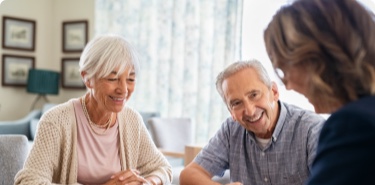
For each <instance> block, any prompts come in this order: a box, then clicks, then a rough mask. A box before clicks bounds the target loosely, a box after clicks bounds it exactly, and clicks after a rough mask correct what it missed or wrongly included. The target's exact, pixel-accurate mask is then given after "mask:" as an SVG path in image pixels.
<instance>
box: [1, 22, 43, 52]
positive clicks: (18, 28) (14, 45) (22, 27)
mask: <svg viewBox="0 0 375 185" xmlns="http://www.w3.org/2000/svg"><path fill="white" fill-rule="evenodd" d="M35 32H36V22H35V21H34V20H30V19H23V18H16V17H9V16H3V34H2V46H3V48H4V49H15V50H24V51H34V50H35Z"/></svg>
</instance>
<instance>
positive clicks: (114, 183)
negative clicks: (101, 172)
mask: <svg viewBox="0 0 375 185" xmlns="http://www.w3.org/2000/svg"><path fill="white" fill-rule="evenodd" d="M139 174H140V172H139V171H138V170H124V171H121V172H119V173H116V174H114V175H112V177H111V179H110V180H109V181H108V182H107V183H105V185H154V184H153V183H152V182H151V181H148V180H147V179H145V178H144V177H142V176H140V175H139Z"/></svg>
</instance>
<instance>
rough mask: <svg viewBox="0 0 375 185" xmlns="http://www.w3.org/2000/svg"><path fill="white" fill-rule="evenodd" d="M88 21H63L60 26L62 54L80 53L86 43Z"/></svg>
mask: <svg viewBox="0 0 375 185" xmlns="http://www.w3.org/2000/svg"><path fill="white" fill-rule="evenodd" d="M87 30H88V21H87V20H79V21H64V22H63V25H62V33H63V34H62V48H63V52H65V53H69V52H82V50H83V48H84V47H85V45H86V43H87V41H88V31H87Z"/></svg>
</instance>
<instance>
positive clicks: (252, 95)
mask: <svg viewBox="0 0 375 185" xmlns="http://www.w3.org/2000/svg"><path fill="white" fill-rule="evenodd" d="M258 96H259V93H252V94H250V97H251V98H252V99H254V98H257V97H258Z"/></svg>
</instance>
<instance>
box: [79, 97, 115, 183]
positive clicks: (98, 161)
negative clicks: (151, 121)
mask: <svg viewBox="0 0 375 185" xmlns="http://www.w3.org/2000/svg"><path fill="white" fill-rule="evenodd" d="M74 109H75V114H76V118H77V130H78V132H77V140H78V177H77V178H78V179H77V180H78V183H81V184H104V183H105V182H107V181H108V180H109V179H110V177H111V176H112V175H113V174H115V173H118V172H120V171H121V161H120V156H119V135H118V121H117V119H116V123H115V125H114V126H112V127H111V128H109V129H108V130H107V132H106V133H105V134H104V135H98V134H96V133H94V132H93V131H92V130H91V129H95V131H96V132H98V133H102V132H103V131H104V130H105V128H97V127H95V126H93V127H92V128H91V127H90V125H89V122H88V120H87V118H86V116H85V114H84V113H83V110H82V104H81V102H80V99H78V100H77V101H74Z"/></svg>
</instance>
